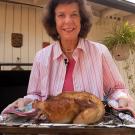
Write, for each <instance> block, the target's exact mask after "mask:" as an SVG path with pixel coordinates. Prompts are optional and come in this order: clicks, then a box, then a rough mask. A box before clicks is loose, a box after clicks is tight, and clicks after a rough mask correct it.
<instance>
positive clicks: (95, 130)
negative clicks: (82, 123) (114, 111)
mask: <svg viewBox="0 0 135 135" xmlns="http://www.w3.org/2000/svg"><path fill="white" fill-rule="evenodd" d="M0 133H7V134H19V135H20V134H32V135H36V134H49V135H51V134H53V135H54V134H55V135H57V134H59V135H61V134H62V135H65V134H66V135H71V134H72V135H83V134H84V135H111V134H121V135H129V134H130V135H134V134H135V128H127V127H115V128H114V127H113V128H112V127H111V128H106V127H92V126H91V127H86V128H82V127H73V128H67V127H64V126H63V127H62V126H57V127H53V126H52V127H49V128H48V127H15V126H14V127H12V126H0Z"/></svg>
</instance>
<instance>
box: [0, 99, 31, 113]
mask: <svg viewBox="0 0 135 135" xmlns="http://www.w3.org/2000/svg"><path fill="white" fill-rule="evenodd" d="M32 101H33V100H32V99H30V98H19V99H17V100H16V101H14V102H13V103H11V104H9V105H8V106H7V107H6V108H5V109H4V110H3V111H2V112H1V114H2V115H3V114H4V113H6V111H7V110H9V109H10V108H18V109H19V110H22V109H23V108H24V106H25V105H27V104H29V103H30V102H32Z"/></svg>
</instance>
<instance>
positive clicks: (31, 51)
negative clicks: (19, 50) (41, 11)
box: [28, 7, 36, 62]
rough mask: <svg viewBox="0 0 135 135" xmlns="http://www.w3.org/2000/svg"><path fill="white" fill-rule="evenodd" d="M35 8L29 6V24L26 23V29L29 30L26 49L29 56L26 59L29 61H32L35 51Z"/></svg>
mask: <svg viewBox="0 0 135 135" xmlns="http://www.w3.org/2000/svg"><path fill="white" fill-rule="evenodd" d="M35 11H36V10H35V8H34V7H31V8H29V24H28V29H29V30H28V31H29V39H28V40H29V46H28V47H29V49H28V51H29V52H28V53H29V57H28V61H29V62H31V61H33V58H34V56H35V53H36V44H35V41H36V30H35V26H36V23H35V13H36V12H35Z"/></svg>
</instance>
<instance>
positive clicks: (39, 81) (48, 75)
mask: <svg viewBox="0 0 135 135" xmlns="http://www.w3.org/2000/svg"><path fill="white" fill-rule="evenodd" d="M72 56H73V58H74V60H75V66H74V71H73V74H72V75H73V76H72V77H73V86H74V91H87V92H90V93H93V94H94V95H96V96H97V97H99V98H101V99H103V97H104V95H105V93H106V92H107V91H108V90H109V89H110V88H111V89H112V90H113V94H112V96H111V98H114V99H116V100H117V99H118V98H120V97H127V96H128V93H127V89H126V88H125V84H124V82H123V80H122V77H121V75H120V73H119V71H118V69H117V67H116V65H115V63H114V61H113V59H112V56H111V54H110V52H109V51H108V49H107V48H106V47H105V46H104V45H102V44H99V43H96V42H91V41H89V40H86V39H80V40H79V43H78V46H77V48H76V49H75V50H74V52H73V55H72ZM64 59H66V56H65V55H64V54H63V52H62V50H61V48H60V44H59V42H54V43H52V44H51V45H50V46H48V47H46V48H43V49H42V50H40V51H39V52H38V53H37V54H36V57H35V59H34V62H33V67H32V71H31V75H30V80H29V85H28V92H27V96H25V98H32V99H41V100H45V99H46V98H47V97H48V95H50V96H56V95H58V94H59V93H61V92H62V89H63V85H64V80H65V74H66V65H65V63H64Z"/></svg>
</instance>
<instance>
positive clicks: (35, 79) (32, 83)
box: [24, 55, 41, 100]
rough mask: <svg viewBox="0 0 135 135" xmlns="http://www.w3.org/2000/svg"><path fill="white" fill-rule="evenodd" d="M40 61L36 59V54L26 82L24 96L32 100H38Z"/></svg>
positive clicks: (39, 92) (39, 93) (39, 91)
mask: <svg viewBox="0 0 135 135" xmlns="http://www.w3.org/2000/svg"><path fill="white" fill-rule="evenodd" d="M39 69H40V63H39V61H38V55H36V57H35V59H34V61H33V66H32V70H31V73H30V79H29V84H28V90H27V95H26V96H24V98H30V99H32V100H35V99H38V100H40V95H41V90H40V82H41V81H40V70H39Z"/></svg>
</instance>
